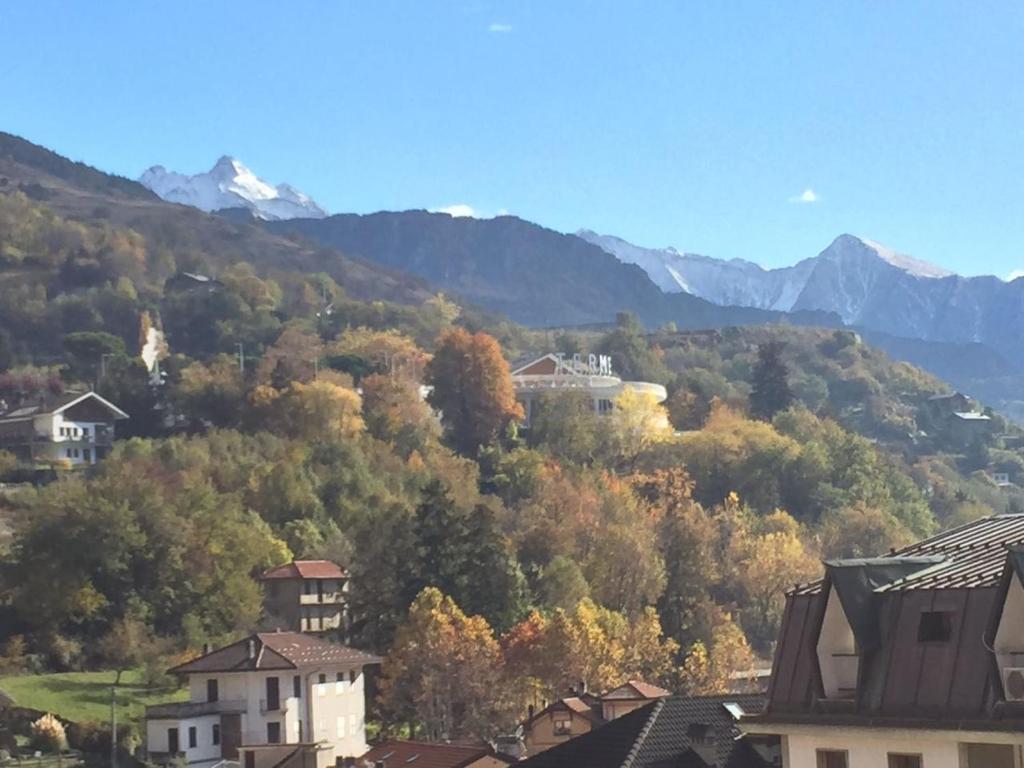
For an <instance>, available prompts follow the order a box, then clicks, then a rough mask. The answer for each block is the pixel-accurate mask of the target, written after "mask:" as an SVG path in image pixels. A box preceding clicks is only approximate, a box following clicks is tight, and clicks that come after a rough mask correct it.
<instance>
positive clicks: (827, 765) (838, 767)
mask: <svg viewBox="0 0 1024 768" xmlns="http://www.w3.org/2000/svg"><path fill="white" fill-rule="evenodd" d="M849 765H850V764H849V755H848V753H847V752H846V750H845V749H819V750H818V766H817V768H849Z"/></svg>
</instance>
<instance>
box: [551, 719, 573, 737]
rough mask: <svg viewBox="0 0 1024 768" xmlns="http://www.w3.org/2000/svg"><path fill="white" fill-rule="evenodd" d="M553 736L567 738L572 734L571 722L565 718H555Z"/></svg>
mask: <svg viewBox="0 0 1024 768" xmlns="http://www.w3.org/2000/svg"><path fill="white" fill-rule="evenodd" d="M554 731H555V736H568V735H569V734H570V733H572V720H571V719H570V718H567V717H559V718H555V727H554Z"/></svg>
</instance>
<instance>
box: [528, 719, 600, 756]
mask: <svg viewBox="0 0 1024 768" xmlns="http://www.w3.org/2000/svg"><path fill="white" fill-rule="evenodd" d="M565 718H571V724H570V733H569V734H568V735H567V736H556V735H555V720H561V719H565ZM590 728H591V723H590V721H589V720H588V719H587V718H585V717H583V715H580V714H577V713H576V712H549V713H548V714H546V715H542V716H541V717H538V718H537V719H536V720H534V721H533V722H532V723H531V724H530V727H529V729H528V730H527V731H526V733H525V735H524V737H523V741H524V742H525V744H526V753H527V754H528V755H535V754H537V753H538V752H543V751H544V750H545V749H550V748H551V747H553V746H555V745H556V744H561V743H562V742H563V741H568V740H569V739H571V738H574V737H576V736H581V735H583V734H584V733H587V732H589V731H590Z"/></svg>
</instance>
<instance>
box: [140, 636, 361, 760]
mask: <svg viewBox="0 0 1024 768" xmlns="http://www.w3.org/2000/svg"><path fill="white" fill-rule="evenodd" d="M379 661H380V659H379V658H377V657H375V656H371V655H369V654H366V653H363V652H362V651H357V650H355V649H352V648H347V647H345V646H343V645H337V644H334V643H328V642H324V641H323V640H319V639H317V638H315V637H312V636H310V635H306V634H302V633H299V632H261V633H257V634H254V635H251V636H249V637H247V638H245V639H244V640H239V641H238V642H237V643H233V644H232V645H228V646H225V647H223V648H219V649H217V650H213V651H209V652H207V653H204V654H203V655H202V656H200V657H199V658H196V659H193V660H192V661H189V662H187V663H185V664H182V665H180V666H178V667H175V668H174V669H171V670H169V672H170V673H171V674H175V675H182V676H185V677H187V678H188V688H189V701H187V702H181V703H170V704H159V705H156V706H152V707H148V708H147V710H146V749H147V751H148V753H149V756H150V759H151V760H152V761H154V762H157V763H169V762H171V761H174V760H180V759H183V760H184V761H185V762H186V763H187V764H188V765H190V766H196V767H197V768H209V767H210V766H213V765H214V764H216V763H218V762H220V761H221V760H231V761H232V762H235V761H237V762H238V763H239V764H240V765H241V766H243V768H272V767H273V766H279V765H280V766H281V767H282V768H286V767H287V766H290V765H292V764H294V765H302V766H304V768H326V766H333V765H335V763H336V761H337V760H338V759H339V758H346V757H353V758H354V757H358V756H359V755H362V754H363V753H365V752H366V750H367V745H366V730H365V715H366V704H365V689H364V680H365V674H364V668H365V667H366V666H367V665H370V664H376V663H379Z"/></svg>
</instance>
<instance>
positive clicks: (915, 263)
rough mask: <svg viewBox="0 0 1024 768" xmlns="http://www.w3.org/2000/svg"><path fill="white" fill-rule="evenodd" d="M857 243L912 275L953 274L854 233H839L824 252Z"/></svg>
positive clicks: (842, 249)
mask: <svg viewBox="0 0 1024 768" xmlns="http://www.w3.org/2000/svg"><path fill="white" fill-rule="evenodd" d="M857 245H860V246H865V247H867V248H869V249H871V250H872V251H874V252H875V254H876V255H877V256H878V258H880V259H882V261H884V262H886V263H887V264H891V265H892V266H894V267H896V268H897V269H900V270H902V271H904V272H906V273H907V274H910V275H913V276H914V277H929V278H939V277H949V276H950V275H952V274H953V273H952V272H950V271H949V270H947V269H943V268H942V267H938V266H936V265H934V264H929V263H928V262H927V261H921V260H920V259H915V258H913V257H912V256H907V255H906V254H903V253H897V252H896V251H894V250H892V249H891V248H888V247H886V246H884V245H882V244H881V243H877V242H875V241H874V240H868V239H867V238H864V237H857V236H856V235H840V236H839V237H837V238H836V239H835V241H833V243H832V245H831V246H829V248H828V249H827V250H826V252H827V251H831V250H832V249H833V248H836V247H837V246H838V250H839V251H840V252H842V251H844V250H845V247H847V246H853V247H856V246H857ZM840 255H842V254H840Z"/></svg>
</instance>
